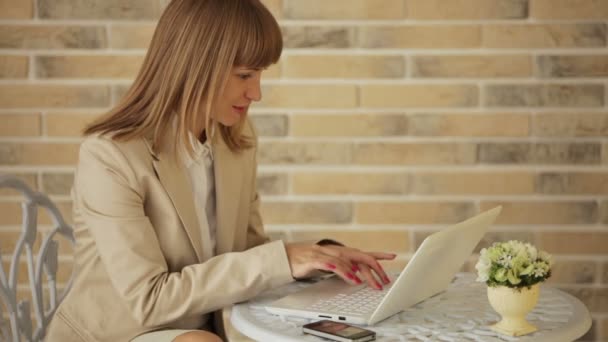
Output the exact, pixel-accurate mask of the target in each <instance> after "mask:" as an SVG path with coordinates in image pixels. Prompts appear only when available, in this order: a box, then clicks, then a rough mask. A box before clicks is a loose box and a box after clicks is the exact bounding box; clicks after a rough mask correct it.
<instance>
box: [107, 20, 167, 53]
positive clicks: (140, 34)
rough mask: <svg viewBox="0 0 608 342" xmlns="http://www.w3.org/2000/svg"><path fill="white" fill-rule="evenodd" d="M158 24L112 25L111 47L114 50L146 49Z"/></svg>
mask: <svg viewBox="0 0 608 342" xmlns="http://www.w3.org/2000/svg"><path fill="white" fill-rule="evenodd" d="M155 28H156V24H130V25H112V28H111V29H110V44H109V45H110V47H111V48H113V49H146V48H148V45H149V44H150V41H151V40H152V35H153V34H154V29H155Z"/></svg>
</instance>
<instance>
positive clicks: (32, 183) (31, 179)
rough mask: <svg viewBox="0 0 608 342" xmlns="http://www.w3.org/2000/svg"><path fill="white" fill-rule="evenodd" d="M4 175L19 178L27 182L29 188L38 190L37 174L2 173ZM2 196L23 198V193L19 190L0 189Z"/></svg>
mask: <svg viewBox="0 0 608 342" xmlns="http://www.w3.org/2000/svg"><path fill="white" fill-rule="evenodd" d="M2 173H3V174H6V175H10V176H13V177H17V178H18V179H20V180H21V181H23V182H25V184H26V185H27V186H29V188H30V189H32V190H34V191H35V190H38V177H37V176H36V174H35V173H20V172H19V173H17V172H2ZM0 196H22V197H21V198H25V197H23V195H22V194H21V192H19V191H17V190H12V189H10V190H9V189H8V188H0Z"/></svg>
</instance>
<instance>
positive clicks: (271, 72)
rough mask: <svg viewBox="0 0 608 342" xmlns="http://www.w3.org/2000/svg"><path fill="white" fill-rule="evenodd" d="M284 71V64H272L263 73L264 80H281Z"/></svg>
mask: <svg viewBox="0 0 608 342" xmlns="http://www.w3.org/2000/svg"><path fill="white" fill-rule="evenodd" d="M282 69H283V66H282V62H281V61H279V62H278V63H276V64H271V65H269V66H268V68H267V69H266V70H264V72H263V73H262V79H264V80H269V79H277V78H281V72H282Z"/></svg>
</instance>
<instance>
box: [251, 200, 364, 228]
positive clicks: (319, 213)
mask: <svg viewBox="0 0 608 342" xmlns="http://www.w3.org/2000/svg"><path fill="white" fill-rule="evenodd" d="M261 212H262V214H263V217H264V223H266V224H292V223H297V224H321V223H326V224H327V223H350V222H351V221H352V214H353V208H352V205H351V204H349V203H340V202H286V201H281V202H269V201H266V202H263V203H262V208H261Z"/></svg>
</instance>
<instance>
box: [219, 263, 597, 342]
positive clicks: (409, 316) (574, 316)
mask: <svg viewBox="0 0 608 342" xmlns="http://www.w3.org/2000/svg"><path fill="white" fill-rule="evenodd" d="M474 280H475V278H474V276H473V274H458V275H457V277H456V279H455V281H454V282H453V283H452V284H451V285H450V287H449V288H448V289H447V290H446V291H445V292H443V293H442V294H440V295H438V296H435V297H432V298H430V299H427V300H426V301H424V302H422V303H419V304H417V305H416V306H413V307H411V308H408V309H407V310H405V311H403V312H401V313H399V314H396V315H394V316H392V317H390V318H388V319H386V320H384V321H382V322H379V323H378V324H376V325H374V326H369V327H365V328H366V329H370V330H374V331H375V332H376V334H377V341H381V342H389V341H391V342H393V341H395V342H401V341H535V342H542V341H547V342H549V341H551V342H555V341H573V340H575V339H577V338H579V337H580V336H582V335H584V334H585V333H586V332H587V330H588V329H589V327H590V326H591V317H590V315H589V312H588V310H587V308H585V306H584V305H583V304H582V303H581V302H580V301H579V300H578V299H576V298H574V297H572V296H571V295H569V294H567V293H565V292H563V291H560V290H558V289H554V288H551V287H549V286H542V287H541V293H540V297H539V301H538V304H537V305H536V307H535V308H534V310H533V311H532V312H531V313H530V314H529V315H528V321H529V322H530V323H532V324H534V325H536V326H537V327H538V331H537V332H535V333H533V334H530V335H527V336H523V337H519V338H515V337H510V336H503V335H500V334H498V333H496V332H494V331H492V330H490V329H489V328H488V325H489V324H491V323H494V322H496V321H498V320H499V316H498V314H497V313H496V312H494V310H493V309H492V308H491V307H490V304H489V303H488V299H487V295H486V286H485V284H482V283H477V282H475V281H474ZM308 285H309V284H307V283H293V284H290V285H288V286H284V287H281V288H278V289H274V290H272V291H269V292H266V293H264V294H262V295H260V296H258V297H256V298H255V299H254V300H251V301H249V302H246V303H242V304H238V305H235V306H234V307H233V309H232V317H231V322H232V324H233V325H234V327H235V328H236V329H238V330H239V331H241V332H242V333H243V334H245V335H247V336H249V337H251V338H253V339H255V340H258V341H265V342H266V341H273V342H274V341H323V339H320V338H317V337H314V336H311V335H305V334H303V333H302V325H303V324H306V323H309V322H310V320H308V319H301V318H294V317H282V316H275V315H272V314H269V313H267V312H266V311H265V310H264V305H265V304H266V303H269V302H271V301H273V300H276V299H278V298H281V297H283V296H285V295H287V294H288V293H292V292H295V291H298V290H300V289H302V288H303V287H306V286H308Z"/></svg>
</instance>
